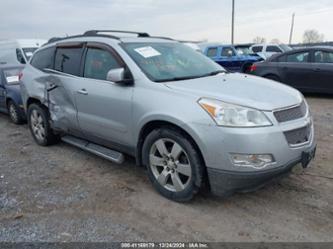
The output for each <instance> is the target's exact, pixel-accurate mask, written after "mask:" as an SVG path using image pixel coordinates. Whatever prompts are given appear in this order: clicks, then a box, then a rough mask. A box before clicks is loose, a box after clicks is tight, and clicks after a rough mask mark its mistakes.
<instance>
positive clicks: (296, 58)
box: [286, 52, 309, 63]
mask: <svg viewBox="0 0 333 249" xmlns="http://www.w3.org/2000/svg"><path fill="white" fill-rule="evenodd" d="M308 58H309V52H300V53H294V54H288V55H287V58H286V59H287V60H286V61H287V62H296V63H306V62H308Z"/></svg>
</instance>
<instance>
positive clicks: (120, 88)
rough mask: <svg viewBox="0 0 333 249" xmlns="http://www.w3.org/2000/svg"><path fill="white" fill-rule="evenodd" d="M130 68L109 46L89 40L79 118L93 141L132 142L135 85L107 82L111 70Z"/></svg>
mask: <svg viewBox="0 0 333 249" xmlns="http://www.w3.org/2000/svg"><path fill="white" fill-rule="evenodd" d="M120 67H126V65H125V63H124V62H123V61H122V59H121V58H120V57H119V55H118V54H117V53H116V52H115V51H114V50H113V49H112V48H111V47H110V46H108V45H105V44H102V43H95V42H94V43H93V42H91V43H87V44H86V48H85V51H84V56H83V63H82V67H81V74H82V80H81V81H80V86H79V87H78V88H77V91H76V93H75V94H76V103H77V110H78V121H79V126H80V128H81V130H82V132H83V133H84V134H85V136H87V137H88V138H89V140H92V141H97V143H100V144H105V145H109V146H111V147H112V145H124V146H127V145H128V144H129V143H130V137H131V135H130V129H129V126H130V124H131V117H132V112H131V109H132V101H131V100H132V93H133V87H131V86H125V85H121V84H116V83H114V82H110V81H107V80H106V78H107V73H108V71H109V70H110V69H115V68H120Z"/></svg>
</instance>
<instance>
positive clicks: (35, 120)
mask: <svg viewBox="0 0 333 249" xmlns="http://www.w3.org/2000/svg"><path fill="white" fill-rule="evenodd" d="M28 124H29V128H30V132H31V134H32V137H33V138H34V140H35V141H36V143H37V144H39V145H42V146H47V145H51V144H54V143H56V142H57V141H58V136H56V135H55V134H54V133H53V130H52V129H51V126H50V123H49V113H48V110H47V109H46V108H45V107H44V106H42V105H39V104H31V105H29V107H28Z"/></svg>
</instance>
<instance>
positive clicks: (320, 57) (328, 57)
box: [314, 51, 333, 63]
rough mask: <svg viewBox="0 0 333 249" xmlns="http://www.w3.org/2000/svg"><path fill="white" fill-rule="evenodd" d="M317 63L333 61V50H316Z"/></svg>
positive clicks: (315, 60)
mask: <svg viewBox="0 0 333 249" xmlns="http://www.w3.org/2000/svg"><path fill="white" fill-rule="evenodd" d="M314 62H315V63H333V52H328V51H316V52H315V54H314Z"/></svg>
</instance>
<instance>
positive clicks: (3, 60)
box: [0, 39, 47, 65]
mask: <svg viewBox="0 0 333 249" xmlns="http://www.w3.org/2000/svg"><path fill="white" fill-rule="evenodd" d="M46 42H47V41H46V40H42V39H18V40H1V41H0V64H10V65H20V64H26V62H27V61H28V60H29V59H30V57H31V56H32V54H33V52H35V50H36V49H37V48H39V47H40V46H42V45H43V44H44V43H46Z"/></svg>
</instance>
